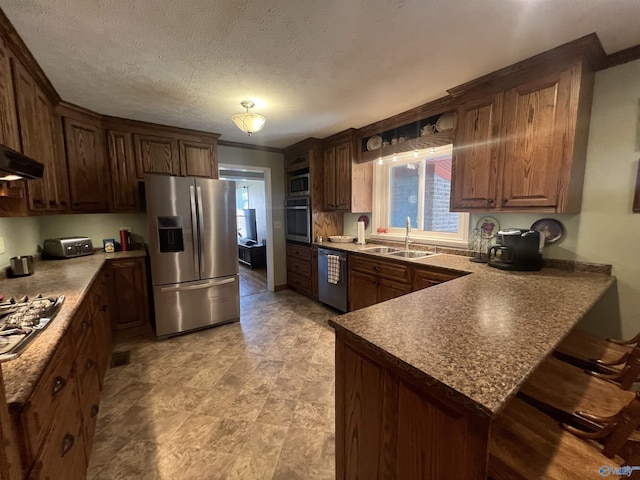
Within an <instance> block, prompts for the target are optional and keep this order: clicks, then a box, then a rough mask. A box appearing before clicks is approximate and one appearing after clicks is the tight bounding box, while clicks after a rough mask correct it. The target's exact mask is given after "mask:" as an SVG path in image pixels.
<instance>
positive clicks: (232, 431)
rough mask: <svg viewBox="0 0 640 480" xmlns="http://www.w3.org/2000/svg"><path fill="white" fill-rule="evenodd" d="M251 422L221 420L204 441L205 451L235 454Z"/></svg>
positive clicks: (245, 436)
mask: <svg viewBox="0 0 640 480" xmlns="http://www.w3.org/2000/svg"><path fill="white" fill-rule="evenodd" d="M251 425H252V422H247V421H244V420H236V419H233V418H223V419H221V420H220V421H219V422H218V423H217V424H216V428H215V429H214V430H213V432H212V433H211V435H210V436H209V438H208V439H207V441H206V445H207V447H206V448H207V449H209V450H214V451H216V452H221V453H237V452H238V451H239V450H240V448H241V447H242V444H243V443H244V441H245V439H246V438H247V433H248V432H249V430H250V428H251Z"/></svg>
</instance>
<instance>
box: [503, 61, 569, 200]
mask: <svg viewBox="0 0 640 480" xmlns="http://www.w3.org/2000/svg"><path fill="white" fill-rule="evenodd" d="M571 78H572V71H571V70H565V71H564V72H562V73H561V74H559V75H555V76H553V77H549V78H546V79H542V80H539V81H535V82H531V83H528V84H526V85H521V86H519V87H516V88H513V89H511V90H508V91H507V92H505V97H504V125H505V131H504V138H505V152H504V183H503V195H502V199H501V202H502V206H503V207H555V206H556V205H557V204H558V192H559V188H560V185H562V182H564V183H565V186H566V185H567V184H568V180H569V179H568V178H567V179H561V178H560V173H561V169H562V164H563V161H571V158H566V156H567V154H566V152H565V151H564V150H565V149H566V148H568V147H567V146H569V145H573V133H572V132H575V113H573V115H572V114H571V111H570V105H571V100H572V99H571Z"/></svg>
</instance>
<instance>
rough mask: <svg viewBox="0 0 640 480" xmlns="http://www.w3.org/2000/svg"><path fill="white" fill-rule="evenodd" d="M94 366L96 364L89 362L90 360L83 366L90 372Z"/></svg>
mask: <svg viewBox="0 0 640 480" xmlns="http://www.w3.org/2000/svg"><path fill="white" fill-rule="evenodd" d="M95 366H96V362H94V361H93V360H91V359H90V358H88V359H87V363H86V364H85V368H86V369H87V370H91V369H92V368H93V367H95Z"/></svg>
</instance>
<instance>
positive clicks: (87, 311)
mask: <svg viewBox="0 0 640 480" xmlns="http://www.w3.org/2000/svg"><path fill="white" fill-rule="evenodd" d="M70 333H71V341H72V342H73V345H74V346H75V348H76V349H77V348H79V347H80V345H82V344H83V343H84V342H85V341H86V339H87V337H89V336H93V335H94V333H93V316H92V315H91V298H90V297H89V298H87V299H86V300H84V301H83V302H82V304H81V305H80V308H78V311H77V312H76V314H75V315H74V316H73V321H72V322H71V328H70ZM76 351H77V350H76Z"/></svg>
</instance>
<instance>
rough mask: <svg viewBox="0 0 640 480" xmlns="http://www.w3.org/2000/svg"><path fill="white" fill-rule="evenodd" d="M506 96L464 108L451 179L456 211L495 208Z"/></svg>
mask: <svg viewBox="0 0 640 480" xmlns="http://www.w3.org/2000/svg"><path fill="white" fill-rule="evenodd" d="M502 98H503V96H502V94H499V95H492V96H489V97H487V98H483V99H481V100H477V101H473V102H469V103H466V104H464V105H461V106H460V107H458V110H457V126H458V128H457V132H456V139H455V145H456V149H455V150H454V152H453V164H452V175H451V196H452V203H453V205H455V207H456V208H460V209H463V208H493V206H494V205H495V202H496V197H497V195H498V193H497V191H496V187H497V178H498V166H499V162H500V141H499V139H500V127H501V125H502Z"/></svg>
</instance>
